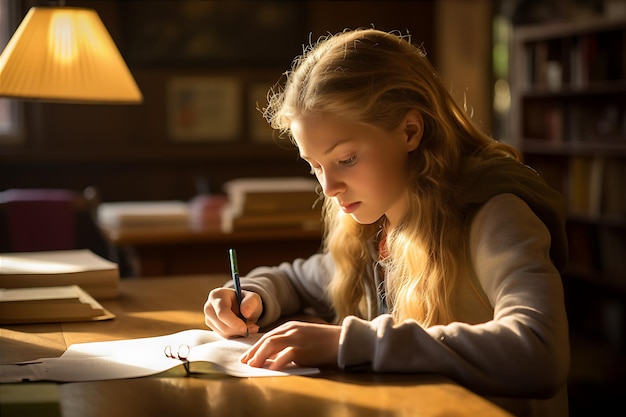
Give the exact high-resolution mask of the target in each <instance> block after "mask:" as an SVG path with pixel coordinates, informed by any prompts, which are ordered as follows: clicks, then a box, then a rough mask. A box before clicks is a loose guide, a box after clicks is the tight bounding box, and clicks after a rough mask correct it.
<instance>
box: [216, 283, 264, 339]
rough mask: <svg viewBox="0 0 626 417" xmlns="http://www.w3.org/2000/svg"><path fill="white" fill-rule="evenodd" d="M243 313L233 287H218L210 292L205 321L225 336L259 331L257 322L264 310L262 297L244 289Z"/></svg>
mask: <svg viewBox="0 0 626 417" xmlns="http://www.w3.org/2000/svg"><path fill="white" fill-rule="evenodd" d="M242 295H243V300H242V301H241V314H242V315H243V317H244V318H245V319H246V321H245V322H244V321H243V320H241V317H240V316H239V306H238V305H237V295H236V293H235V290H234V289H232V288H216V289H214V290H212V291H211V292H210V293H209V297H208V299H207V301H206V303H204V322H205V323H206V325H207V326H208V327H210V328H211V329H213V330H214V331H216V332H217V333H219V334H220V335H221V336H224V337H232V336H243V335H245V334H246V328H247V330H248V333H250V334H252V333H258V332H259V326H258V325H257V324H256V323H257V321H258V320H259V317H260V316H261V313H262V312H263V303H262V301H261V297H260V296H259V295H258V294H257V293H254V292H251V291H245V290H244V291H242Z"/></svg>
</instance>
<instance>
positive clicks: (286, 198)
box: [224, 177, 318, 215]
mask: <svg viewBox="0 0 626 417" xmlns="http://www.w3.org/2000/svg"><path fill="white" fill-rule="evenodd" d="M317 185H318V183H317V181H315V180H312V179H309V178H299V177H286V178H238V179H235V180H231V181H228V182H227V183H226V184H224V190H225V191H226V194H227V196H228V206H229V209H230V210H231V211H232V213H233V214H234V215H241V214H243V213H256V212H272V213H274V212H277V211H280V212H283V211H311V210H312V207H313V204H314V203H315V201H316V200H317V197H318V196H317V194H316V192H315V189H316V187H317Z"/></svg>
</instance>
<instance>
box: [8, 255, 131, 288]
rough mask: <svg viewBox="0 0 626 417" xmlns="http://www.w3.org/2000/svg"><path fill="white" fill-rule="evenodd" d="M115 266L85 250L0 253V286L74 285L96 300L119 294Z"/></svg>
mask: <svg viewBox="0 0 626 417" xmlns="http://www.w3.org/2000/svg"><path fill="white" fill-rule="evenodd" d="M119 281H120V272H119V268H118V265H117V264H116V263H115V262H111V261H109V260H108V259H105V258H102V257H101V256H99V255H96V254H95V253H93V252H92V251H90V250H88V249H76V250H59V251H45V252H14V253H0V288H33V287H55V286H67V285H78V286H80V287H81V288H82V289H83V290H85V291H86V292H87V293H89V294H90V295H91V296H92V297H94V298H96V299H106V298H113V297H116V296H117V295H118V294H119Z"/></svg>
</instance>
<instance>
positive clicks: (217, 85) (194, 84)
mask: <svg viewBox="0 0 626 417" xmlns="http://www.w3.org/2000/svg"><path fill="white" fill-rule="evenodd" d="M167 105H168V111H167V115H168V123H167V124H168V130H169V135H170V137H171V138H172V140H174V141H184V142H219V141H233V140H236V139H237V138H238V137H240V136H241V125H242V121H241V118H242V117H241V110H242V105H241V85H240V82H239V80H238V79H237V78H232V77H177V78H173V79H172V80H170V82H169V85H168V92H167Z"/></svg>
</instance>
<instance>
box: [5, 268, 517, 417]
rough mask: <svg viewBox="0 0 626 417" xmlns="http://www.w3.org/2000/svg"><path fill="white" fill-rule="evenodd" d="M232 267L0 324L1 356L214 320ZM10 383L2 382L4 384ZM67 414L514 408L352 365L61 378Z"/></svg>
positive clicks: (127, 288)
mask: <svg viewBox="0 0 626 417" xmlns="http://www.w3.org/2000/svg"><path fill="white" fill-rule="evenodd" d="M227 280H228V277H227V276H225V275H224V276H221V275H212V276H208V275H204V276H180V277H162V278H142V279H134V280H133V279H125V280H122V282H121V294H120V296H119V297H118V298H116V299H113V300H104V301H102V304H103V305H104V306H105V307H106V308H107V309H109V310H110V311H111V312H112V313H114V314H116V315H117V317H116V318H115V319H114V320H110V321H102V322H87V323H62V324H59V323H53V324H30V325H12V326H4V327H3V328H0V342H1V343H0V362H2V363H12V362H18V361H26V360H32V359H38V358H42V357H56V356H60V355H61V354H62V353H63V352H64V351H65V349H66V348H67V347H68V346H70V345H71V344H73V343H81V342H91V341H104V340H118V339H130V338H137V337H150V336H158V335H164V334H169V333H174V332H178V331H182V330H187V329H192V328H200V329H203V328H206V327H205V324H204V316H203V313H202V306H203V304H204V301H205V300H206V296H207V294H208V291H209V290H210V289H211V288H214V287H217V286H220V285H222V284H223V283H224V282H226V281H227ZM0 389H2V385H0ZM60 407H61V410H62V415H63V416H72V417H73V416H77V417H78V416H81V417H84V416H116V417H119V416H133V417H137V416H156V415H159V416H168V415H171V416H208V415H216V416H222V415H228V416H261V417H262V416H299V417H307V416H315V417H319V416H325V417H332V416H341V417H349V416H359V417H363V416H365V417H366V416H377V417H381V416H408V415H420V416H425V417H427V416H445V415H454V416H484V417H490V416H494V417H496V416H510V414H508V413H507V412H505V411H503V410H502V409H500V408H498V407H497V406H495V405H493V404H492V403H491V402H489V401H487V400H486V399H484V398H482V397H480V396H478V395H476V394H473V393H471V392H470V391H468V390H467V389H465V388H463V387H461V386H459V385H457V384H455V383H453V382H450V381H449V380H447V379H445V378H442V377H439V376H434V375H415V374H374V373H345V372H342V371H338V370H322V372H321V373H320V374H319V375H316V376H306V377H305V376H288V377H262V378H235V377H229V376H221V375H218V376H216V375H207V376H204V377H193V378H185V377H148V378H136V379H124V380H113V381H97V382H80V383H68V384H60Z"/></svg>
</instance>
